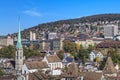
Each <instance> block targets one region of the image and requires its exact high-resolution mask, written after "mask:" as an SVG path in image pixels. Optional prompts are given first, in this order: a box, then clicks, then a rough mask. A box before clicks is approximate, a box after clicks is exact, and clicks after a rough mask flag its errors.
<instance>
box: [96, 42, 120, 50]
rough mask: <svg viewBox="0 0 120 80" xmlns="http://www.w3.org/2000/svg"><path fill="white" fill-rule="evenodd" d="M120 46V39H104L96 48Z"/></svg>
mask: <svg viewBox="0 0 120 80" xmlns="http://www.w3.org/2000/svg"><path fill="white" fill-rule="evenodd" d="M110 47H111V48H115V47H118V48H120V41H104V42H101V43H99V44H98V45H96V48H110Z"/></svg>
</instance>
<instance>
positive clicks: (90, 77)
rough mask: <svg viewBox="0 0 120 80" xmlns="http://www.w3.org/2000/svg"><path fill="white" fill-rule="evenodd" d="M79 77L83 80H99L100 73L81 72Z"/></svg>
mask: <svg viewBox="0 0 120 80" xmlns="http://www.w3.org/2000/svg"><path fill="white" fill-rule="evenodd" d="M80 76H83V78H84V80H101V78H102V73H97V72H82V73H80Z"/></svg>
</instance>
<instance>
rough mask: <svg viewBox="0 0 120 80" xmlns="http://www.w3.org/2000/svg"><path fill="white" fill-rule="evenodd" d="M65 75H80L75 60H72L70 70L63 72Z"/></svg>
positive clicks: (74, 76)
mask: <svg viewBox="0 0 120 80" xmlns="http://www.w3.org/2000/svg"><path fill="white" fill-rule="evenodd" d="M62 76H63V77H73V78H76V77H78V76H79V74H78V66H77V65H76V64H75V62H72V63H71V64H70V65H69V66H68V70H67V71H66V72H64V73H63V74H62Z"/></svg>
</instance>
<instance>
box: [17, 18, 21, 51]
mask: <svg viewBox="0 0 120 80" xmlns="http://www.w3.org/2000/svg"><path fill="white" fill-rule="evenodd" d="M16 48H18V49H20V48H22V44H21V33H20V19H19V23H18V38H17V45H16Z"/></svg>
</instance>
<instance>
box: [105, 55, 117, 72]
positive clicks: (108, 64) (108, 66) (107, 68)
mask: <svg viewBox="0 0 120 80" xmlns="http://www.w3.org/2000/svg"><path fill="white" fill-rule="evenodd" d="M103 73H104V74H113V73H116V69H115V67H114V65H113V62H112V59H111V57H108V58H107V61H106V64H105V67H104V69H103Z"/></svg>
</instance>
